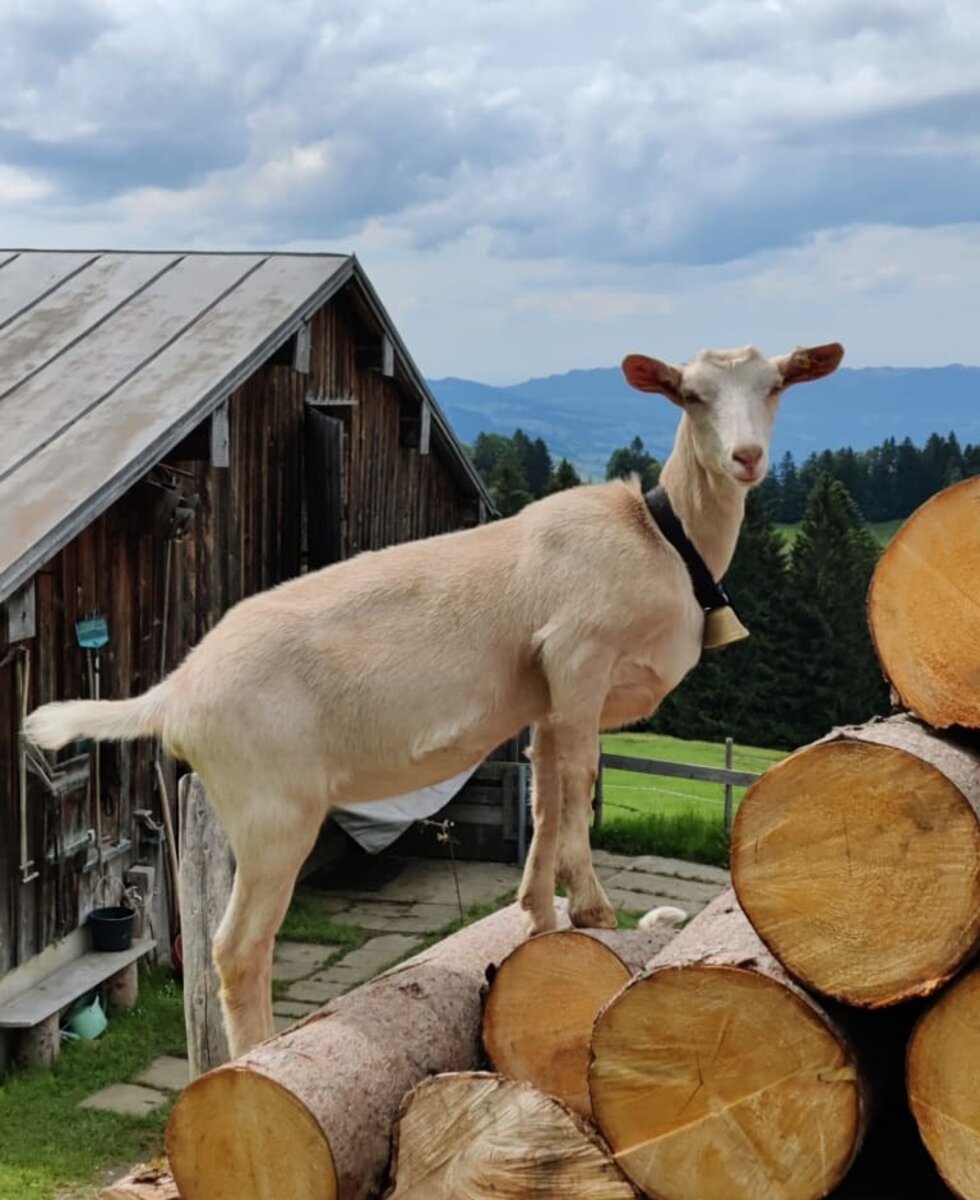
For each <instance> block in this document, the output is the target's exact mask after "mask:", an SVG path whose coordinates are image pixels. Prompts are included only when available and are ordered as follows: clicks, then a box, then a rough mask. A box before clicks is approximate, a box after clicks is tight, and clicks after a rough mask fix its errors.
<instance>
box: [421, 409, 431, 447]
mask: <svg viewBox="0 0 980 1200" xmlns="http://www.w3.org/2000/svg"><path fill="white" fill-rule="evenodd" d="M431 436H432V409H431V408H430V407H429V402H428V401H427V400H423V401H422V427H421V430H420V432H419V454H428V453H429V442H430V438H431Z"/></svg>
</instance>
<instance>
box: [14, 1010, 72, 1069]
mask: <svg viewBox="0 0 980 1200" xmlns="http://www.w3.org/2000/svg"><path fill="white" fill-rule="evenodd" d="M60 1052H61V1034H60V1032H59V1029H58V1014H57V1013H52V1014H51V1016H50V1017H45V1019H44V1020H43V1021H41V1022H40V1023H39V1024H37V1025H34V1026H32V1028H30V1029H25V1030H24V1031H23V1033H21V1035H20V1037H19V1039H18V1041H17V1052H16V1054H15V1056H14V1061H15V1062H16V1063H17V1066H18V1067H20V1068H21V1069H22V1070H25V1071H29V1070H31V1069H33V1068H34V1067H50V1066H51V1064H52V1063H53V1062H54V1061H55V1059H56V1058H57V1057H58V1055H59V1054H60Z"/></svg>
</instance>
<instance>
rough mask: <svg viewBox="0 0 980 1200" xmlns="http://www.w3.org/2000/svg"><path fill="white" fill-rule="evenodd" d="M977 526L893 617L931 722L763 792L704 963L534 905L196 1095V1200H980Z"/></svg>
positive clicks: (647, 939) (946, 531)
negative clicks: (549, 929) (590, 929)
mask: <svg viewBox="0 0 980 1200" xmlns="http://www.w3.org/2000/svg"><path fill="white" fill-rule="evenodd" d="M964 505H965V506H966V512H967V515H968V516H969V517H970V520H967V516H964V511H963V509H962V507H961V506H964ZM977 511H980V482H978V481H970V482H969V483H968V484H960V485H956V486H955V487H954V488H951V489H949V490H948V493H944V494H943V495H942V496H940V497H937V498H935V499H934V500H933V501H930V502H929V504H927V505H925V506H924V507H923V509H922V510H920V511H919V512H918V513H917V514H915V515H914V516H913V517H912V518H910V520H909V521H908V522H907V523H906V526H905V527H904V528H903V529H902V530H901V531H900V532H899V533H898V534H897V535H896V538H895V540H894V542H893V543H892V546H891V548H890V549H889V551H888V552H886V554H885V555H884V556H883V558H882V560H881V564H880V566H879V568H878V572H877V574H876V576H875V580H874V583H873V586H872V589H871V593H870V599H869V615H870V621H871V625H872V629H873V632H874V637H875V642H876V645H877V646H878V649H879V653H880V655H881V659H882V664H883V668H884V670H885V671H886V673H887V675H888V677H889V678H890V680H891V682H892V684H893V687H894V690H895V694H896V696H897V697H899V698H900V700H901V702H902V703H903V704H904V705H905V706H906V707H907V708H909V709H912V710H914V711H913V712H912V713H908V712H906V713H900V714H898V715H895V716H893V717H890V718H888V719H886V720H875V721H872V722H869V723H868V724H866V725H863V726H861V727H859V728H846V729H839V730H834V731H832V732H831V733H830V734H829V735H828V736H827V737H826V738H824V739H822V740H821V741H819V742H817V743H815V744H814V745H812V746H808V747H805V748H804V749H802V750H799V751H797V752H796V753H795V754H793V755H791V756H790V757H789V758H787V759H786V760H785V761H784V762H782V763H780V764H779V765H777V766H775V767H773V768H772V769H771V770H770V771H769V772H768V773H767V774H766V775H765V776H763V777H762V779H760V780H759V781H758V782H757V783H756V784H755V786H754V787H753V788H751V789H750V791H749V792H748V794H747V795H746V797H745V799H744V800H743V802H742V805H741V808H740V810H739V813H738V816H737V819H736V821H735V825H734V829H733V834H732V845H731V859H732V878H733V884H734V891H728V892H726V893H724V894H723V895H722V896H720V897H719V898H718V899H717V900H716V901H715V902H714V903H713V904H712V905H710V906H709V907H708V908H707V909H705V910H704V912H702V913H700V914H699V915H698V916H697V917H695V918H694V920H692V921H691V922H690V923H689V924H688V926H687V927H686V928H685V929H684V930H683V931H682V932H681V933H679V934H678V935H677V936H676V937H674V936H671V935H670V934H668V933H666V932H664V931H655V932H653V933H650V934H645V933H638V932H629V931H617V932H613V933H609V934H596V935H594V936H593V935H591V934H590V935H586V934H584V933H582V932H580V931H571V930H567V929H562V930H559V931H558V932H556V933H550V934H545V935H542V936H540V937H537V938H534V939H532V940H531V941H523V938H522V924H521V920H520V914H519V913H518V912H517V911H516V909H515V908H514V907H512V908H510V909H507V910H504V911H503V912H501V913H498V914H495V915H494V916H493V917H490V918H487V919H485V920H484V921H481V922H478V923H477V924H476V925H473V926H470V927H469V928H467V929H464V930H462V931H460V932H459V933H458V934H455V935H453V936H452V937H451V938H449V939H447V940H446V941H445V942H443V943H441V945H440V946H438V947H435V948H434V949H432V950H429V951H426V952H425V953H423V954H422V955H420V956H418V957H417V958H416V959H413V960H410V961H409V962H408V963H405V964H403V965H402V966H401V967H399V968H396V969H395V970H393V971H390V972H388V973H387V974H386V975H385V976H382V977H381V978H380V979H378V980H375V981H373V982H372V983H371V984H368V985H365V986H364V987H362V988H359V989H357V990H356V991H354V992H351V993H349V994H348V995H347V996H345V997H343V998H342V999H341V1000H339V1001H335V1002H333V1003H332V1004H331V1005H329V1006H328V1007H327V1008H326V1009H325V1010H324V1011H323V1012H322V1013H318V1014H315V1015H314V1016H313V1017H311V1018H308V1019H307V1020H306V1021H305V1022H304V1023H303V1024H301V1025H299V1026H297V1027H294V1028H293V1029H291V1030H288V1031H287V1032H285V1033H284V1034H282V1035H280V1036H279V1037H277V1038H274V1039H272V1040H271V1041H269V1042H267V1043H266V1044H265V1045H263V1046H261V1047H258V1048H257V1049H255V1050H253V1051H252V1052H250V1053H249V1054H248V1055H245V1056H243V1058H241V1059H239V1060H237V1061H235V1062H233V1063H230V1064H228V1065H226V1066H224V1067H221V1068H219V1069H218V1070H216V1071H213V1072H211V1073H209V1074H208V1075H204V1076H202V1077H201V1078H200V1079H197V1080H196V1081H195V1082H194V1083H193V1084H191V1086H190V1087H189V1088H188V1089H187V1091H186V1092H185V1093H184V1095H183V1096H182V1097H181V1099H180V1100H179V1101H178V1104H177V1106H176V1107H175V1110H174V1113H173V1115H172V1117H171V1121H170V1125H169V1129H168V1139H167V1144H168V1151H169V1155H170V1165H171V1169H172V1170H173V1173H174V1176H175V1178H176V1181H177V1185H178V1187H179V1189H180V1195H181V1196H182V1197H183V1200H200V1198H204V1197H206V1198H207V1200H224V1198H225V1197H228V1198H229V1200H230V1197H232V1196H236V1197H237V1196H246V1195H247V1196H249V1197H251V1198H253V1200H266V1198H269V1200H272V1198H273V1197H280V1196H286V1195H288V1196H290V1197H295V1198H297V1200H370V1198H372V1197H375V1196H377V1195H379V1194H380V1192H379V1188H385V1187H386V1188H387V1190H386V1191H385V1192H384V1195H385V1196H386V1197H387V1200H449V1198H450V1197H453V1198H457V1200H485V1198H486V1200H489V1198H490V1197H514V1200H517V1198H518V1197H529V1198H533V1197H542V1198H544V1197H548V1198H550V1200H561V1198H563V1197H573V1196H574V1197H577V1198H581V1200H607V1198H608V1200H620V1198H622V1200H627V1198H629V1197H638V1196H647V1197H651V1198H652V1200H819V1198H820V1197H824V1196H833V1197H835V1198H837V1200H904V1198H905V1197H909V1200H912V1198H913V1197H914V1200H930V1198H932V1197H935V1198H937V1200H938V1198H939V1197H948V1196H958V1197H961V1198H963V1200H980V967H978V966H973V967H972V969H971V963H973V962H974V960H975V959H976V956H977V953H978V950H980V611H978V603H977V599H976V597H978V596H980V520H977V519H976V517H975V513H976V512H977ZM971 522H972V523H971ZM929 588H931V589H932V591H931V593H929V598H928V602H927V601H925V600H923V596H924V595H926V593H927V592H928V589H929ZM953 727H955V728H953ZM562 911H564V910H562ZM565 923H567V920H566V922H565ZM491 964H493V965H492V966H491ZM488 968H490V970H489V971H488ZM485 979H487V980H489V982H488V983H485ZM481 992H482V993H485V996H484V997H481ZM486 1066H490V1067H491V1068H492V1073H491V1072H487V1071H486V1070H483V1069H481V1068H485V1067H486ZM430 1076H432V1077H430ZM392 1147H393V1149H392Z"/></svg>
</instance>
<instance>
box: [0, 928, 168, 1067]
mask: <svg viewBox="0 0 980 1200" xmlns="http://www.w3.org/2000/svg"><path fill="white" fill-rule="evenodd" d="M155 945H156V942H155V941H154V939H153V938H140V939H139V940H137V941H134V942H133V944H132V945H131V946H130V947H129V949H128V950H114V951H101V952H100V951H94V950H92V951H89V952H88V953H87V954H83V955H82V956H81V958H76V959H75V960H74V961H73V962H70V963H68V964H67V965H66V966H63V967H59V968H58V970H57V971H52V973H51V974H50V975H49V976H48V977H47V978H46V979H42V980H41V982H40V983H36V984H34V986H33V987H29V988H27V989H26V990H25V991H23V992H21V994H20V995H19V996H15V997H14V998H13V999H12V1000H8V1001H7V1002H6V1004H2V1005H0V1030H3V1029H9V1030H15V1031H18V1032H19V1033H20V1037H19V1039H18V1046H17V1050H16V1053H15V1057H16V1060H17V1062H18V1064H19V1065H20V1066H42V1065H47V1064H49V1063H52V1062H54V1060H55V1059H56V1058H57V1057H58V1051H59V1049H60V1046H61V1039H60V1035H59V1029H58V1018H59V1016H60V1014H61V1013H62V1011H63V1010H64V1009H66V1008H67V1007H68V1006H69V1005H70V1004H74V1002H75V1001H76V1000H77V999H78V998H79V997H80V996H84V995H85V994H86V993H87V992H91V991H92V990H93V989H94V988H97V987H100V986H101V985H102V984H103V983H106V982H108V984H109V993H110V998H111V999H112V1000H113V1002H114V1003H116V1004H120V1005H122V1006H123V1007H125V1008H132V1007H134V1006H135V1004H136V998H137V979H136V964H137V963H138V961H139V960H140V959H141V958H142V957H143V955H144V954H148V953H149V952H150V951H151V950H152V949H153V948H154V947H155Z"/></svg>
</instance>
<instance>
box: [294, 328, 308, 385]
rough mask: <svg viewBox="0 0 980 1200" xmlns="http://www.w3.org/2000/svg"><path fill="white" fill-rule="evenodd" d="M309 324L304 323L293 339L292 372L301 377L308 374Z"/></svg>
mask: <svg viewBox="0 0 980 1200" xmlns="http://www.w3.org/2000/svg"><path fill="white" fill-rule="evenodd" d="M310 345H311V339H310V323H309V321H304V322H303V324H302V325H301V326H300V327H299V329H297V330H296V336H295V338H294V339H293V370H294V371H299V373H300V374H301V375H309V373H310Z"/></svg>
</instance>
